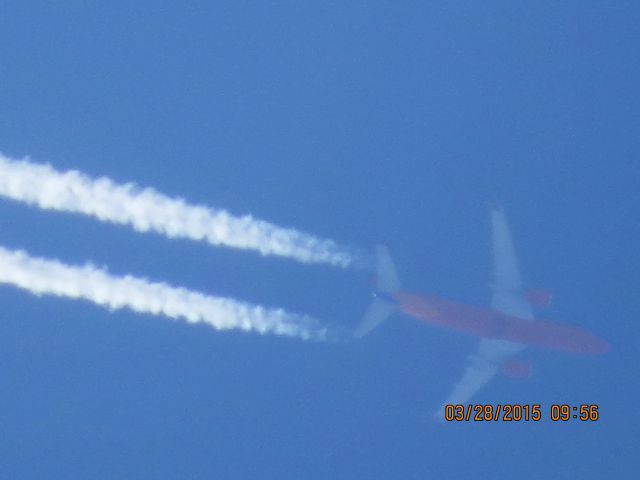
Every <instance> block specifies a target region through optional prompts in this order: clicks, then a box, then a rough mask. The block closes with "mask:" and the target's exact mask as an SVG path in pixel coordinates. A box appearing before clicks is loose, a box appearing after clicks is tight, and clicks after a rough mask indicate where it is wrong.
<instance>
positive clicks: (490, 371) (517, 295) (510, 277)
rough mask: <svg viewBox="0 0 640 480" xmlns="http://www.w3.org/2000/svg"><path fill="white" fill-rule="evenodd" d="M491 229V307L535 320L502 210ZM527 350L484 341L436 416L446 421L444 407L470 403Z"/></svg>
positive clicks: (495, 213) (493, 217) (495, 212)
mask: <svg viewBox="0 0 640 480" xmlns="http://www.w3.org/2000/svg"><path fill="white" fill-rule="evenodd" d="M491 229H492V236H493V275H494V282H493V284H492V290H493V294H492V299H491V307H492V308H493V309H494V310H497V311H500V312H503V313H506V314H508V315H514V316H517V317H520V318H524V319H528V320H533V319H534V317H533V311H532V310H531V307H530V306H529V304H528V303H527V301H526V299H525V296H524V293H523V291H522V278H521V275H520V270H519V269H518V261H517V258H516V253H515V249H514V247H513V241H512V240H511V234H510V232H509V225H508V223H507V219H506V216H505V214H504V211H503V210H502V209H500V208H494V209H492V211H491ZM523 349H524V345H522V344H519V343H513V342H508V341H506V340H495V339H488V338H483V339H481V340H480V344H479V346H478V351H477V352H476V353H475V354H473V355H471V356H469V363H468V365H467V368H466V370H465V372H464V374H463V375H462V378H461V379H460V381H458V383H457V384H456V385H455V386H454V388H453V391H452V392H451V394H450V395H449V397H448V398H447V399H446V400H445V402H444V403H443V404H442V406H441V407H440V409H439V410H438V412H437V413H436V416H437V417H439V418H444V406H445V405H447V404H453V405H456V404H465V403H468V402H469V400H470V399H471V398H472V397H473V396H474V395H475V394H476V392H477V391H478V390H480V389H481V388H482V387H483V386H484V385H485V384H486V383H487V382H489V380H491V379H492V378H493V377H494V376H495V374H496V373H497V372H498V370H499V369H500V367H501V366H502V364H503V363H504V362H505V360H507V359H508V358H509V357H512V356H513V355H515V354H516V353H518V352H520V351H521V350H523Z"/></svg>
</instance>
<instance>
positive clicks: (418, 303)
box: [386, 292, 609, 354]
mask: <svg viewBox="0 0 640 480" xmlns="http://www.w3.org/2000/svg"><path fill="white" fill-rule="evenodd" d="M386 296H387V297H390V298H392V299H393V300H394V303H396V305H397V307H398V309H399V310H400V311H401V312H403V313H404V314H406V315H409V316H411V317H414V318H416V319H418V320H421V321H423V322H426V323H428V324H430V325H435V326H440V327H445V328H449V329H453V330H457V331H459V332H463V333H466V334H469V335H474V336H476V337H482V338H490V339H498V340H507V341H509V342H514V343H520V344H525V345H534V346H537V347H543V348H549V349H553V350H562V351H565V352H570V353H581V354H600V353H605V352H606V351H608V349H609V344H608V343H607V342H605V341H604V340H602V339H601V338H598V337H596V336H595V335H593V334H592V333H590V332H588V331H586V330H583V329H581V328H578V327H574V326H571V325H563V324H560V323H554V322H548V321H535V322H532V321H530V320H528V319H523V318H519V317H516V316H512V315H507V314H505V313H502V312H499V311H497V310H492V309H488V308H479V307H472V306H469V305H464V304H461V303H457V302H452V301H450V300H446V299H442V298H439V297H435V296H431V295H416V294H413V293H405V292H397V293H393V294H386Z"/></svg>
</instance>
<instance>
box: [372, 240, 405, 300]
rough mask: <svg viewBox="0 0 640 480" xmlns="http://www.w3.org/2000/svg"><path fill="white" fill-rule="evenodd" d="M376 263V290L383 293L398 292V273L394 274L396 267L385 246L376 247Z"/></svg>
mask: <svg viewBox="0 0 640 480" xmlns="http://www.w3.org/2000/svg"><path fill="white" fill-rule="evenodd" d="M376 262H377V263H376V272H377V275H378V279H377V285H376V287H377V289H378V290H380V291H381V292H384V293H394V292H397V291H398V290H400V279H399V278H398V272H396V267H395V266H394V264H393V260H391V254H389V249H388V248H387V246H386V245H378V246H377V247H376Z"/></svg>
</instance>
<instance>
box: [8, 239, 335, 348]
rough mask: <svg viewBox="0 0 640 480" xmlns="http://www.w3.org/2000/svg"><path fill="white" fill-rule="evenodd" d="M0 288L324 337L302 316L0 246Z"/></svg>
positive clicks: (190, 320) (257, 329)
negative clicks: (10, 287)
mask: <svg viewBox="0 0 640 480" xmlns="http://www.w3.org/2000/svg"><path fill="white" fill-rule="evenodd" d="M0 283H6V284H10V285H14V286H16V287H18V288H22V289H24V290H28V291H29V292H31V293H33V294H35V295H43V294H47V295H55V296H58V297H66V298H72V299H84V300H89V301H90V302H93V303H95V304H97V305H101V306H103V307H106V308H109V309H111V310H118V309H121V308H128V309H130V310H133V311H136V312H141V313H150V314H153V315H163V316H165V317H168V318H171V319H183V320H185V321H186V322H188V323H199V322H202V323H206V324H208V325H210V326H212V327H213V328H215V329H217V330H228V329H238V330H245V331H255V332H258V333H262V334H265V333H274V334H277V335H288V336H292V337H299V338H302V339H314V340H324V339H325V338H326V335H327V329H326V328H321V326H320V324H319V322H318V321H316V320H315V319H313V318H311V317H308V316H306V315H297V314H292V313H288V312H285V311H284V310H282V309H268V308H264V307H261V306H259V305H251V304H248V303H244V302H239V301H236V300H233V299H229V298H220V297H211V296H208V295H205V294H203V293H199V292H194V291H191V290H187V289H186V288H179V287H172V286H170V285H167V284H166V283H152V282H149V281H147V280H145V279H143V278H137V277H133V276H130V275H126V276H123V277H116V276H113V275H110V274H109V273H107V272H106V271H105V270H101V269H98V268H96V267H94V266H92V265H85V266H72V265H66V264H64V263H61V262H59V261H57V260H50V259H45V258H38V257H31V256H29V254H27V253H26V252H24V251H21V250H7V249H5V248H3V247H0Z"/></svg>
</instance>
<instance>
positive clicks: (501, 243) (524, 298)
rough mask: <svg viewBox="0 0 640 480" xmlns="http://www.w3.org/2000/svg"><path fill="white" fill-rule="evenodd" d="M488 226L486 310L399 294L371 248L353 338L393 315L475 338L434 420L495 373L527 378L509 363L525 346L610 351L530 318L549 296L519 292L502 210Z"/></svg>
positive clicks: (387, 264)
mask: <svg viewBox="0 0 640 480" xmlns="http://www.w3.org/2000/svg"><path fill="white" fill-rule="evenodd" d="M491 225H492V237H493V267H494V281H493V283H492V285H491V287H492V298H491V308H479V307H474V306H469V305H464V304H461V303H457V302H453V301H451V300H446V299H443V298H439V297H436V296H433V295H422V294H420V295H418V294H414V293H407V292H404V291H402V290H401V287H400V280H399V277H398V273H397V271H396V268H395V266H394V264H393V261H392V260H391V255H390V254H389V250H388V249H387V247H386V246H384V245H378V246H377V247H376V258H377V265H376V270H377V289H376V291H375V292H374V299H373V302H372V303H371V305H370V306H369V308H368V310H367V311H366V313H365V315H364V317H363V319H362V321H361V322H360V324H359V325H358V326H357V327H356V329H355V331H354V336H355V337H356V338H362V337H364V336H365V335H367V334H369V333H370V332H371V331H373V330H374V329H375V328H376V327H378V326H379V325H380V324H382V322H384V321H385V320H386V319H387V318H388V317H389V316H391V315H392V314H393V313H395V312H401V313H403V314H405V315H408V316H410V317H413V318H415V319H417V320H420V321H422V322H425V323H427V324H429V325H434V326H438V327H445V328H449V329H453V330H457V331H459V332H463V333H466V334H469V335H473V336H476V337H480V344H479V346H478V350H477V352H476V353H475V354H473V355H471V356H470V357H469V363H468V365H467V368H466V370H465V372H464V374H463V375H462V378H461V379H460V380H459V381H458V383H457V384H456V385H455V387H454V388H453V391H452V392H451V394H450V395H449V396H448V397H447V399H446V400H445V401H444V402H443V403H442V405H441V406H440V408H439V409H438V411H437V413H436V418H439V419H442V418H444V410H445V406H446V405H451V404H453V405H457V404H465V403H467V402H468V401H469V400H470V399H471V398H472V397H473V396H474V395H475V394H476V392H477V391H478V390H479V389H480V388H482V387H483V386H484V385H485V384H486V383H487V382H489V380H491V379H492V378H493V377H494V376H495V375H496V373H497V372H498V371H499V370H500V369H502V370H503V371H504V372H505V373H506V374H507V375H510V376H515V377H527V376H529V374H530V367H529V365H528V364H526V363H524V362H518V361H514V360H513V357H514V356H515V355H517V354H518V353H520V352H521V351H522V350H524V349H525V347H526V346H530V345H531V346H536V347H542V348H547V349H553V350H560V351H564V352H569V353H577V354H601V353H605V352H606V351H608V350H609V344H608V343H607V342H606V341H604V340H603V339H601V338H599V337H597V336H595V335H594V334H592V333H590V332H588V331H586V330H583V329H581V328H579V327H575V326H571V325H566V324H560V323H555V322H549V321H543V320H538V321H536V320H535V317H534V312H533V308H532V306H543V305H546V304H548V303H549V301H550V299H551V297H550V295H549V294H547V293H546V292H544V291H542V290H533V289H532V290H525V289H524V288H523V284H522V278H521V275H520V271H519V269H518V262H517V258H516V254H515V249H514V247H513V242H512V239H511V234H510V232H509V226H508V223H507V218H506V215H505V213H504V211H503V209H502V208H500V207H497V206H493V207H492V208H491Z"/></svg>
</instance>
